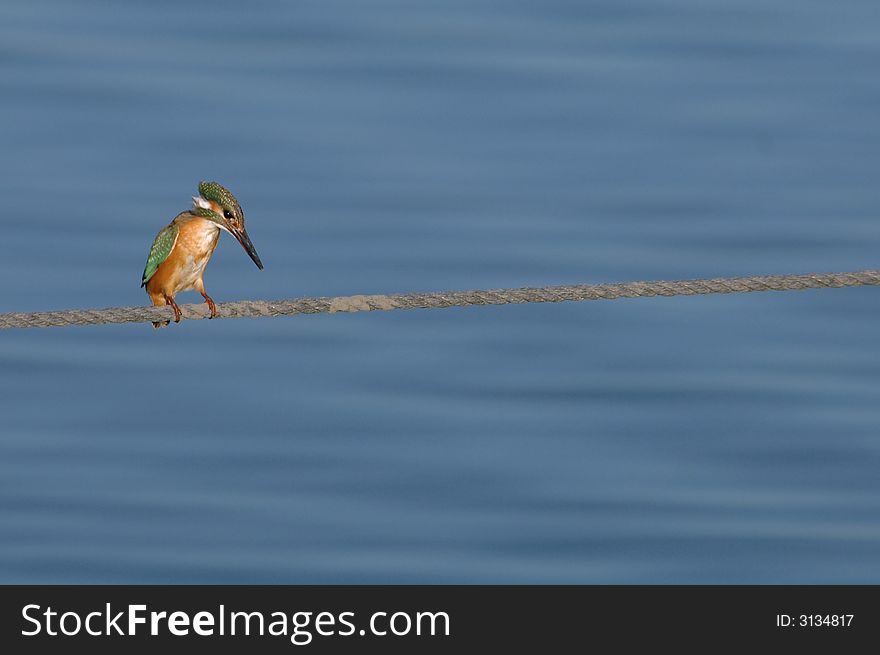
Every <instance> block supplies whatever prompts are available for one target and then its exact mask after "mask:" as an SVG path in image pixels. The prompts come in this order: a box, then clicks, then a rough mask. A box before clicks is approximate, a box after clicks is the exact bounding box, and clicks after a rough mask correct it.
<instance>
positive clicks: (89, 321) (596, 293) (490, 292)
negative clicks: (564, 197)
mask: <svg viewBox="0 0 880 655" xmlns="http://www.w3.org/2000/svg"><path fill="white" fill-rule="evenodd" d="M865 285H880V271H857V272H853V273H810V274H806V275H764V276H752V277H729V278H714V279H703V280H673V281H653V282H623V283H619V284H573V285H563V286H553V287H525V288H520V289H485V290H475V291H443V292H427V293H403V294H396V295H373V296H336V297H329V298H293V299H287V300H276V301H265V300H242V301H239V302H228V303H223V304H220V305H217V317H218V318H246V317H257V316H295V315H297V314H333V313H336V312H367V311H387V310H391V309H440V308H444V307H467V306H470V305H509V304H522V303H537V302H563V301H575V300H616V299H618V298H646V297H652V296H664V297H669V296H696V295H705V294H712V293H745V292H749V291H800V290H803V289H839V288H843V287H859V286H865ZM181 310H182V312H183V317H184V318H185V319H187V320H191V321H192V320H199V319H204V318H208V308H207V307H206V306H205V305H204V304H202V303H199V304H192V305H182V306H181ZM171 318H173V314H172V312H171V309H170V308H168V307H110V308H107V309H67V310H62V311H54V312H31V313H8V314H0V329H11V328H33V327H63V326H67V325H106V324H113V323H145V322H148V321H164V320H168V319H171Z"/></svg>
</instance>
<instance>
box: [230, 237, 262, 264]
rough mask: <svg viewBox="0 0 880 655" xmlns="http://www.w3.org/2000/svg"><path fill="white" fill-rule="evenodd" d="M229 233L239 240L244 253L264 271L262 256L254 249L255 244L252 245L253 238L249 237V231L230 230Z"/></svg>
mask: <svg viewBox="0 0 880 655" xmlns="http://www.w3.org/2000/svg"><path fill="white" fill-rule="evenodd" d="M229 233H230V234H231V235H232V236H234V237H235V238H236V239H238V242H239V243H240V244H241V247H242V248H244V251H245V252H246V253H247V254H248V257H250V258H251V259H253V260H254V264H256V265H257V268H259V269H260V270H261V271H262V270H263V262H261V261H260V256H259V255H258V254H257V249H256V248H254V244H252V243H251V238H250V237H249V236H248V233H247V230H245V229H244V228H242V229H241V230H235V229H230V230H229Z"/></svg>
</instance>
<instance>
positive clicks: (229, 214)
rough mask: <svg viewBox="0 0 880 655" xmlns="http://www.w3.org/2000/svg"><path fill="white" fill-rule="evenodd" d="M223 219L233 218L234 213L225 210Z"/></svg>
mask: <svg viewBox="0 0 880 655" xmlns="http://www.w3.org/2000/svg"><path fill="white" fill-rule="evenodd" d="M223 217H224V218H232V212H231V211H229V210H228V209H224V210H223Z"/></svg>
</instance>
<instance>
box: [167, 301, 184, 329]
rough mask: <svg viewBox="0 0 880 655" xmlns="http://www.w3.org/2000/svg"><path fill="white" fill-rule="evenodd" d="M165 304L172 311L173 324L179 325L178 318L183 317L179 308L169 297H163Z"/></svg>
mask: <svg viewBox="0 0 880 655" xmlns="http://www.w3.org/2000/svg"><path fill="white" fill-rule="evenodd" d="M165 304H166V305H171V309H173V310H174V322H175V323H180V318H181V317H182V316H183V314H182V313H181V311H180V307H178V306H177V303H176V302H174V298H171V297H170V296H165Z"/></svg>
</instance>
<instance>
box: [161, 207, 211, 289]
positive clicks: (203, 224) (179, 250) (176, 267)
mask: <svg viewBox="0 0 880 655" xmlns="http://www.w3.org/2000/svg"><path fill="white" fill-rule="evenodd" d="M177 222H178V224H179V227H180V233H179V235H178V237H177V242H176V243H175V244H174V248H172V250H171V253H170V254H169V255H168V258H167V259H166V260H165V261H164V262H162V263H161V264H159V268H158V269H157V270H156V273H155V274H154V275H153V277H152V278H150V280H149V281H148V282H147V293H148V294H149V295H150V298H151V299H152V301H153V304H155V305H164V304H165V296H171V297H172V298H173V297H174V296H175V294H177V293H180V292H181V291H186V290H188V289H192V288H193V287H195V286H196V285H197V284H198V285H200V284H201V280H202V275H204V272H205V267H206V266H207V265H208V261H210V259H211V255H213V254H214V249H215V248H216V247H217V241H218V239H219V238H220V228H219V227H217V225H216V224H215V223H212V222H211V221H208V220H205V219H204V218H201V217H199V216H191V217H186V218H181V217H178V220H177Z"/></svg>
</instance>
